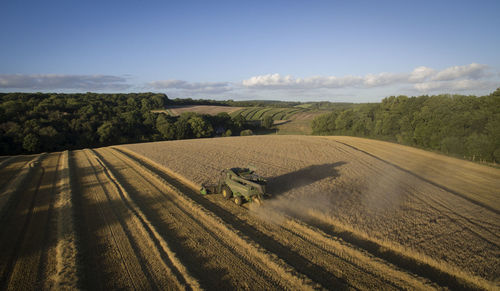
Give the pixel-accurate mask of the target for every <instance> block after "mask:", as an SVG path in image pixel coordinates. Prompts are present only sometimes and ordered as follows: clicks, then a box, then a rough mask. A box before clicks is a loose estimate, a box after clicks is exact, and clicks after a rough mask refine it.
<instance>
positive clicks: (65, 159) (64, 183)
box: [51, 151, 78, 290]
mask: <svg viewBox="0 0 500 291" xmlns="http://www.w3.org/2000/svg"><path fill="white" fill-rule="evenodd" d="M57 180H58V183H57V192H58V194H57V201H56V203H55V209H56V221H57V246H56V252H55V253H56V266H55V271H54V273H55V275H54V277H53V281H54V282H53V286H51V287H52V288H54V289H57V290H61V289H73V290H74V289H77V288H78V267H77V256H78V249H77V247H76V233H75V225H74V221H73V217H74V210H73V202H72V191H71V185H72V184H71V181H70V164H69V152H68V151H65V152H63V155H62V158H61V160H60V165H59V172H58V178H57Z"/></svg>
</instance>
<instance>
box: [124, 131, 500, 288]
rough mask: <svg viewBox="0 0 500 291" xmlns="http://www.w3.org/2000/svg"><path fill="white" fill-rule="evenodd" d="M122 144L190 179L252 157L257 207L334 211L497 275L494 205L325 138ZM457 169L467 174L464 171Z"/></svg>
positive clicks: (447, 260) (407, 244)
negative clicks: (264, 199)
mask: <svg viewBox="0 0 500 291" xmlns="http://www.w3.org/2000/svg"><path fill="white" fill-rule="evenodd" d="M127 148H129V149H132V150H134V151H135V152H137V153H139V154H142V155H144V156H147V157H149V158H150V159H151V160H154V161H156V162H158V163H160V164H162V165H164V166H166V167H168V168H170V169H171V170H172V171H174V172H176V173H179V174H181V175H182V176H184V177H186V178H189V179H190V180H192V181H194V182H195V183H196V184H200V183H202V182H205V181H214V180H215V178H216V177H217V173H218V172H219V171H220V170H222V169H223V168H227V167H234V166H244V165H247V164H249V163H251V164H254V165H256V166H257V167H258V168H259V172H260V173H261V174H263V175H264V176H267V177H268V178H269V180H270V184H269V186H270V187H269V189H270V191H272V192H273V193H274V194H275V196H276V197H275V199H273V200H271V201H268V203H266V205H265V207H262V208H263V209H264V210H265V209H267V211H268V212H273V211H281V212H284V213H287V214H289V215H291V216H294V217H300V218H301V219H306V218H308V217H309V218H314V217H311V216H309V215H307V214H308V212H310V211H313V212H314V213H321V214H322V215H324V216H326V217H335V218H336V220H338V221H340V222H341V223H342V224H344V225H349V226H351V227H352V230H353V231H354V232H359V233H365V234H367V237H368V238H373V239H374V240H386V241H388V242H394V246H401V248H402V249H408V251H409V252H410V251H411V252H414V253H418V254H422V256H423V257H434V258H436V259H438V264H442V265H441V267H440V268H441V269H442V270H448V269H450V270H453V269H455V268H457V269H459V270H463V272H464V274H472V275H471V278H472V279H471V280H472V281H474V280H475V279H474V276H473V275H475V276H481V277H483V278H485V279H487V280H492V281H493V280H495V276H496V271H495V270H497V269H498V266H499V260H498V259H497V257H496V255H495V254H496V253H498V251H499V247H498V245H499V242H498V233H499V229H500V226H499V223H498V221H500V219H499V217H498V215H497V214H496V213H494V212H492V211H489V210H488V209H485V208H483V207H481V206H480V205H477V204H474V203H471V202H470V201H467V200H465V199H461V198H460V197H457V196H456V195H454V194H453V193H449V192H447V191H446V190H445V189H443V188H440V187H436V186H435V185H433V184H430V183H428V182H427V181H425V180H422V179H420V178H418V177H416V176H414V175H411V174H409V173H407V172H405V171H402V170H400V169H398V168H395V167H394V166H392V165H390V164H387V163H384V162H382V161H380V160H378V159H377V158H374V157H372V156H370V155H367V154H365V153H363V152H359V151H356V150H354V149H352V148H350V147H348V146H345V145H342V144H340V143H337V142H335V141H333V140H331V139H329V138H323V137H300V136H266V137H262V136H259V137H248V138H223V139H211V140H196V141H195V140H191V141H175V142H164V143H150V144H147V145H145V144H142V145H128V146H127ZM200 153H202V154H200ZM405 154H408V155H411V154H412V153H411V152H408V153H405ZM412 158H417V159H423V158H422V157H419V156H414V157H412ZM443 158H446V159H448V158H447V157H443ZM421 162H423V163H425V160H423V161H422V160H421ZM488 169H489V168H488ZM451 170H453V169H451ZM472 171H473V170H472ZM491 171H493V172H495V171H497V172H498V170H497V169H491ZM475 174H476V173H474V172H472V173H470V175H475ZM462 175H464V176H463V177H462V178H463V179H465V180H466V179H467V173H464V174H462ZM431 198H432V199H431ZM318 226H321V225H318ZM331 227H334V223H333V221H332V222H331ZM360 247H363V245H361V246H360ZM464 258H467V260H464ZM423 263H425V262H423ZM447 266H451V267H450V268H448V267H447ZM457 276H462V275H460V274H457ZM463 276H465V275H463Z"/></svg>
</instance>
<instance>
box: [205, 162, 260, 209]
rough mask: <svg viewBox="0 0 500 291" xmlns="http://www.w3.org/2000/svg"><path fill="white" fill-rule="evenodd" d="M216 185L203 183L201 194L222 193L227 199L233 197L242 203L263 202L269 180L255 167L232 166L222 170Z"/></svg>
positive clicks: (238, 203)
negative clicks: (260, 174) (259, 173)
mask: <svg viewBox="0 0 500 291" xmlns="http://www.w3.org/2000/svg"><path fill="white" fill-rule="evenodd" d="M220 174H221V175H220V177H219V181H218V183H217V184H216V185H208V184H203V185H202V188H201V189H200V192H201V194H209V193H222V197H224V198H225V199H227V200H229V199H233V201H234V203H236V204H237V205H241V204H243V203H244V202H257V203H259V204H260V203H262V200H263V199H264V197H265V196H266V184H267V181H266V180H265V179H264V178H262V177H260V176H259V175H257V174H256V173H255V167H252V166H249V167H248V168H230V169H225V170H222V171H221V173H220Z"/></svg>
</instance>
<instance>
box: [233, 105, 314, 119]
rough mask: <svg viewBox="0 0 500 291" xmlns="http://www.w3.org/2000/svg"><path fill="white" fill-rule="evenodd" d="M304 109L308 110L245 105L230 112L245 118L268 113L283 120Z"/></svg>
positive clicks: (258, 116)
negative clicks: (245, 106)
mask: <svg viewBox="0 0 500 291" xmlns="http://www.w3.org/2000/svg"><path fill="white" fill-rule="evenodd" d="M305 111H308V109H307V108H302V107H289V108H274V107H247V108H243V109H241V110H238V111H235V112H233V113H231V116H236V115H238V114H241V115H242V116H243V117H245V119H246V120H261V119H263V118H264V117H265V116H268V115H270V116H271V117H272V118H273V119H274V120H285V119H289V118H291V117H292V116H293V115H294V114H296V113H299V112H305Z"/></svg>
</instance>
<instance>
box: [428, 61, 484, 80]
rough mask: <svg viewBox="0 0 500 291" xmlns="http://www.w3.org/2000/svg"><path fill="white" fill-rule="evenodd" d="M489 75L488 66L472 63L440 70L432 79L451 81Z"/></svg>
mask: <svg viewBox="0 0 500 291" xmlns="http://www.w3.org/2000/svg"><path fill="white" fill-rule="evenodd" d="M486 75H488V66H486V65H481V64H476V63H472V64H470V65H466V66H453V67H449V68H447V69H444V70H442V71H440V72H438V73H437V74H436V75H435V76H434V77H433V78H432V80H434V81H450V80H456V79H460V78H467V79H479V78H481V77H484V76H486Z"/></svg>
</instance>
